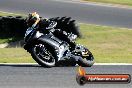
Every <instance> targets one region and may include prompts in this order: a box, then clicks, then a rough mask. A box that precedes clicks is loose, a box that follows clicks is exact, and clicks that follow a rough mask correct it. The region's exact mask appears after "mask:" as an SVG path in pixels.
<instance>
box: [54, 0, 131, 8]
mask: <svg viewBox="0 0 132 88" xmlns="http://www.w3.org/2000/svg"><path fill="white" fill-rule="evenodd" d="M52 1H58V2H64V3H77V4H84V5H92V6H101V7H111V8H120V9H121V8H122V9H132V6H128V5H120V4H110V3H101V2H92V1H82V0H68V1H65V0H52Z"/></svg>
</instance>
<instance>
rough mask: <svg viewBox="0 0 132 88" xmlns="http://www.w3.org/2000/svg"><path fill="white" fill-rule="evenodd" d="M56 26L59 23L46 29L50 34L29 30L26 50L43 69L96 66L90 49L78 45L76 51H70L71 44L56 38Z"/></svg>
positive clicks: (25, 45) (25, 39)
mask: <svg viewBox="0 0 132 88" xmlns="http://www.w3.org/2000/svg"><path fill="white" fill-rule="evenodd" d="M56 25H57V22H52V24H50V25H49V26H48V27H47V28H45V31H48V33H41V32H40V31H38V30H31V29H27V31H26V33H25V37H24V41H25V44H24V49H25V50H27V52H29V53H30V54H31V56H32V58H33V59H34V60H35V61H36V62H37V63H38V64H39V65H41V66H43V67H53V66H60V65H61V66H63V65H64V66H69V65H71V66H75V65H76V64H78V65H80V66H87V67H91V66H92V65H93V64H94V57H93V55H92V53H91V52H90V51H89V49H87V48H86V47H84V46H83V45H79V44H76V46H75V49H73V50H70V47H71V46H70V44H68V43H67V42H65V41H63V40H60V39H59V38H57V37H56V36H54V34H53V32H54V30H55V29H54V28H55V27H56Z"/></svg>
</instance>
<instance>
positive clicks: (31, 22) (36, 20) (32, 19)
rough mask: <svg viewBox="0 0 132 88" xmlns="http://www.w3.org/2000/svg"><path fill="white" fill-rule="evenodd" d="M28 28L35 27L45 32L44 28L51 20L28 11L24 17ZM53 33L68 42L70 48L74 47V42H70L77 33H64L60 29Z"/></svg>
mask: <svg viewBox="0 0 132 88" xmlns="http://www.w3.org/2000/svg"><path fill="white" fill-rule="evenodd" d="M26 23H27V26H28V27H29V28H28V30H33V29H37V30H39V31H42V32H45V31H44V28H46V27H48V26H49V25H50V24H51V23H52V22H50V20H48V19H43V20H41V19H40V17H39V15H38V14H37V13H36V12H33V13H30V14H29V15H28V17H27V19H26ZM54 33H55V34H56V35H57V36H59V37H60V38H61V39H62V40H64V41H66V42H68V43H69V44H70V45H71V46H72V49H75V44H74V43H73V42H72V41H73V40H75V39H76V38H77V35H75V34H72V33H66V32H65V31H62V30H60V29H55V31H54Z"/></svg>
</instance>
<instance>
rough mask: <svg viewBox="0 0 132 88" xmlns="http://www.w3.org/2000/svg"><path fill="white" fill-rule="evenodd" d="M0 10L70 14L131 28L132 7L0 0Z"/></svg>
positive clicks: (66, 0)
mask: <svg viewBox="0 0 132 88" xmlns="http://www.w3.org/2000/svg"><path fill="white" fill-rule="evenodd" d="M73 1H77V0H73ZM0 10H1V11H8V12H14V13H24V14H27V13H29V12H33V11H37V12H38V13H39V14H40V15H41V16H43V17H48V18H49V17H56V16H70V17H72V18H73V19H76V20H77V21H79V22H83V23H90V24H97V25H107V26H116V27H123V28H132V8H131V9H128V8H119V7H113V6H106V5H97V4H92V3H87V4H85V3H80V2H71V0H0Z"/></svg>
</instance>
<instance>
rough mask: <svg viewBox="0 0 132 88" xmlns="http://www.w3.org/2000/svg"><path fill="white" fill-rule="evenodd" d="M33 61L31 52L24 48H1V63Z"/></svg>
mask: <svg viewBox="0 0 132 88" xmlns="http://www.w3.org/2000/svg"><path fill="white" fill-rule="evenodd" d="M29 62H30V63H32V62H35V61H34V60H33V59H32V58H31V56H30V54H29V53H28V52H26V51H25V50H24V49H22V48H2V49H0V63H29Z"/></svg>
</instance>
